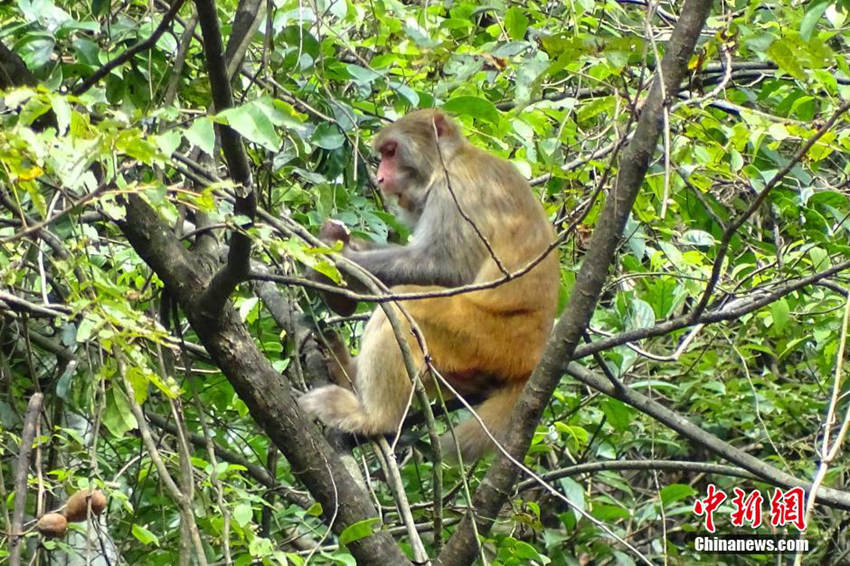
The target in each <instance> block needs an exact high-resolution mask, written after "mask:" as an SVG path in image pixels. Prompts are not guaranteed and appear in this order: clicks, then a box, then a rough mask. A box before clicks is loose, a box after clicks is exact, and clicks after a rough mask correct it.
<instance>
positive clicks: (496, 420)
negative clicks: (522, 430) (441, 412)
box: [440, 382, 525, 464]
mask: <svg viewBox="0 0 850 566" xmlns="http://www.w3.org/2000/svg"><path fill="white" fill-rule="evenodd" d="M524 385H525V382H513V383H508V384H506V385H505V386H504V387H502V388H501V389H498V390H496V391H495V392H494V393H493V394H492V395H490V397H488V398H487V400H486V401H484V403H482V404H481V405H479V406H478V407H476V408H475V412H476V413H478V416H479V417H480V418H481V420H482V421H484V424H485V425H486V426H487V430H489V431H490V434H491V435H493V437H494V438H495V439H496V440H497V441H498V442H502V441H503V440H504V439H505V433H506V432H507V429H508V421H509V420H510V418H511V411H512V410H513V408H514V405H515V404H516V401H517V399H518V398H519V395H520V393H522V388H523V386H524ZM455 441H456V442H457V446H458V447H459V448H460V453H461V456H462V457H463V461H464V463H466V464H471V463H473V462H475V461H476V460H477V459H479V458H481V457H482V456H484V455H485V454H487V453H489V452H490V451H492V450H493V449H494V448H495V445H494V444H493V441H492V440H490V437H489V436H488V435H487V433H486V432H484V429H483V428H481V424H480V423H479V422H478V420H477V419H476V418H475V417H470V418H468V419H466V420H465V421H463V422H462V423H460V424H459V425H457V426H456V427H455V428H454V437H452V432H451V431H449V432H447V433H445V434H444V435H443V436H442V437H441V439H440V447H441V449H442V453H443V458H444V459H445V460H446V461H447V462H456V461H457V450H456V448H455Z"/></svg>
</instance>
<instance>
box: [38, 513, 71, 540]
mask: <svg viewBox="0 0 850 566" xmlns="http://www.w3.org/2000/svg"><path fill="white" fill-rule="evenodd" d="M35 527H36V528H37V529H38V532H40V533H41V534H42V535H44V536H46V537H49V538H56V537H61V536H64V535H65V532H66V531H67V530H68V520H67V519H65V516H64V515H63V514H62V513H45V514H44V515H42V516H41V518H40V519H39V520H38V523H36V526H35Z"/></svg>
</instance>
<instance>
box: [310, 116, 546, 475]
mask: <svg viewBox="0 0 850 566" xmlns="http://www.w3.org/2000/svg"><path fill="white" fill-rule="evenodd" d="M435 132H436V136H435ZM437 144H439V151H438V150H437V147H438V146H437ZM375 148H376V149H377V150H379V151H381V152H382V154H383V153H386V156H385V158H386V160H385V163H382V167H381V168H379V173H380V171H381V169H384V171H385V172H387V173H386V176H387V177H388V178H389V177H392V185H390V186H388V187H387V189H386V190H387V192H394V194H398V195H399V201H400V204H401V205H402V206H405V207H406V208H408V209H409V210H411V211H412V212H413V213H414V214H415V215H416V217H417V219H418V221H417V224H416V226H415V228H414V232H413V237H412V243H411V244H408V246H405V247H404V249H401V250H397V251H396V252H394V253H395V254H396V255H394V256H393V257H392V259H393V262H394V263H393V266H394V267H393V268H392V269H393V270H395V271H390V270H389V267H387V265H388V263H387V258H386V257H383V258H382V259H381V260H380V261H379V260H378V258H377V255H376V256H373V257H371V258H369V257H367V256H366V255H365V254H363V255H361V256H359V257H358V256H357V255H354V254H352V256H351V257H352V259H354V260H355V261H358V263H361V265H364V267H367V268H369V267H370V266H371V267H373V270H374V272H375V273H376V274H378V276H379V277H381V278H382V279H384V280H385V281H388V282H390V283H392V282H393V281H394V279H396V280H402V281H420V280H429V281H430V278H431V277H434V278H436V277H439V278H440V279H439V280H443V279H445V278H448V279H447V280H450V281H453V279H452V273H451V272H449V271H448V270H454V271H455V272H457V273H465V272H468V273H469V276H467V277H461V278H459V279H458V280H457V282H458V283H460V284H464V283H481V282H487V281H494V280H498V279H500V278H501V277H502V276H503V273H502V271H501V270H500V269H499V267H498V266H497V264H496V262H495V261H494V260H493V258H492V257H491V256H490V253H489V252H488V251H487V250H486V247H485V246H484V245H483V242H482V241H481V238H480V237H479V236H478V234H476V233H475V232H474V230H473V229H472V227H471V225H470V224H469V222H468V221H467V220H465V219H464V218H462V215H461V213H460V210H459V208H460V209H461V210H463V212H464V213H465V214H466V215H467V216H468V217H469V218H470V219H471V221H472V222H473V223H474V224H475V226H477V228H478V230H479V231H480V233H481V234H482V235H483V236H484V237H485V238H486V240H487V241H488V242H489V245H490V247H491V248H492V250H493V253H494V255H495V256H496V257H497V258H498V259H499V260H500V262H501V264H502V265H503V266H504V268H505V269H506V270H507V271H508V272H509V273H513V272H516V271H518V270H519V269H521V268H523V267H525V266H526V265H527V264H528V263H530V262H531V261H532V260H534V259H535V258H538V257H539V256H540V255H541V254H543V252H544V251H545V250H546V248H547V246H548V245H549V244H550V243H552V242H553V241H554V239H555V234H554V231H553V230H552V227H551V226H550V224H549V222H548V221H547V218H546V215H545V213H544V211H543V208H542V206H541V205H540V203H539V202H537V200H536V199H535V197H534V195H533V193H532V191H531V188H530V186H529V184H528V182H526V180H525V179H524V178H523V177H522V175H520V173H519V172H518V171H517V170H516V169H515V168H514V166H513V165H511V164H510V163H509V162H508V161H506V160H504V159H501V158H499V157H496V156H494V155H492V154H490V153H488V152H486V151H483V150H480V149H478V148H476V147H474V146H472V145H471V144H469V143H468V142H467V141H466V139H465V138H464V137H463V136H462V135H461V134H460V132H459V130H458V127H457V126H456V124H455V123H454V122H453V121H451V120H450V119H449V118H448V117H447V116H446V115H445V114H443V113H442V112H441V111H439V110H419V111H416V112H413V113H410V114H408V115H407V116H405V117H404V118H402V119H400V120H398V121H397V122H395V123H394V124H392V125H390V126H387V127H386V128H384V129H383V130H382V131H381V132H380V133H379V134H378V136H377V137H376V140H375ZM382 148H390V149H389V150H387V151H386V152H384V150H383V149H382ZM390 154H392V155H390ZM441 155H442V158H441ZM446 174H448V178H449V184H450V187H451V191H452V192H453V193H454V196H455V198H456V199H457V204H455V202H454V199H453V198H452V196H451V194H450V192H449V184H447V182H446ZM388 184H389V183H388ZM417 239H418V241H419V244H417ZM446 240H448V241H446ZM425 241H427V242H428V246H429V247H430V249H426V250H420V249H419V248H416V246H417V245H422V242H425ZM453 246H462V248H460V249H456V248H454V247H453ZM444 247H445V248H446V249H445V250H444V249H443V248H444ZM405 250H407V253H408V254H409V256H410V257H408V256H406V255H403V254H404V253H405ZM417 254H418V255H417ZM384 255H386V254H384ZM426 260H433V261H436V262H438V264H437V265H436V266H433V265H432V266H426V265H425V262H426ZM370 261H371V263H370ZM440 262H442V263H445V264H446V266H445V267H444V268H441V267H440V266H441V265H442V263H440ZM431 268H433V269H435V270H439V269H444V270H445V272H444V273H440V272H439V271H435V272H434V274H430V272H429V275H421V277H420V278H417V273H416V270H417V269H422V270H428V269H431ZM382 271H386V276H385V277H382V276H381V273H382ZM394 275H395V276H396V277H393V276H394ZM558 281H559V276H558V259H557V254H556V252H555V251H553V252H550V253H549V254H548V255H547V256H546V257H545V258H544V259H543V260H542V261H540V263H538V264H537V265H536V266H535V267H534V268H533V269H531V270H530V271H529V272H528V273H526V274H524V275H522V276H521V277H519V278H517V279H515V280H512V281H510V282H508V283H505V284H502V285H499V286H497V287H494V288H491V289H485V290H479V291H474V292H468V293H463V294H460V295H453V296H450V297H438V298H429V299H422V300H408V301H402V302H400V303H399V306H400V307H402V308H403V309H404V310H405V311H407V312H408V313H409V314H410V315H411V316H412V317H413V319H414V320H415V321H416V323H417V325H418V326H419V328H420V329H421V330H422V333H423V335H424V337H425V341H426V344H427V348H428V351H429V354H430V356H431V360H432V362H433V364H434V366H435V367H436V368H437V370H438V371H439V372H440V373H441V374H442V375H443V376H444V377H446V378H447V379H448V380H449V381H450V383H452V385H453V386H454V387H455V388H457V389H458V391H460V392H461V393H462V394H474V393H481V392H484V393H489V397H487V399H486V400H485V401H484V403H483V404H482V405H480V406H479V407H478V408H477V412H478V414H479V415H480V416H481V418H482V419H483V421H484V422H485V423H486V425H487V427H488V429H489V430H490V432H491V433H492V434H493V435H494V436H495V437H496V438H497V439H501V438H502V437H503V436H504V433H505V431H506V427H507V424H508V420H509V417H510V413H511V409H512V407H513V405H514V404H515V402H516V399H517V397H518V395H519V393H520V391H521V390H522V387H523V385H524V384H525V382H526V380H527V379H528V377H529V375H530V374H531V372H532V370H533V369H534V367H535V366H536V365H537V363H538V361H539V359H540V355H541V352H542V349H543V346H544V344H545V342H546V338H547V336H548V335H549V332H550V330H551V327H552V321H553V318H554V316H555V309H556V304H557V297H558ZM445 288H446V287H444V286H437V285H409V284H406V285H397V286H394V287H393V288H392V290H393V292H394V293H422V292H428V291H438V290H443V289H445ZM398 318H399V319H400V320H401V321H402V322H403V324H404V330H405V332H404V338H405V339H406V340H407V342H408V344H409V346H410V350H411V351H412V352H413V354H414V356H415V358H416V360H417V362H418V363H419V364H420V365H421V366H424V359H423V355H422V351H421V349H420V348H419V346H418V344H417V342H416V340H415V338H414V336H413V335H412V333H411V332H410V328H409V327H408V326H407V324H406V323H404V317H403V316H399V317H398ZM345 369H346V371H347V373H348V375H350V376H352V379H353V381H354V392H352V390H351V389H349V388H348V387H346V386H345V385H344V383H342V382H341V383H340V384H341V385H343V387H340V386H336V385H331V386H325V387H321V388H318V389H316V390H313V391H311V392H309V393H307V394H306V395H305V396H303V397H302V398H301V400H300V402H301V404H302V406H303V407H304V408H305V409H306V410H307V411H309V412H311V413H312V414H315V415H317V416H318V417H319V418H320V419H321V420H322V421H323V422H325V423H326V424H328V425H331V426H334V427H337V428H339V429H342V430H344V431H348V432H352V433H360V434H364V435H374V434H385V433H392V432H394V431H395V430H396V429H397V428H398V426H399V423H400V422H401V420H402V418H403V415H404V412H405V409H406V406H407V403H408V400H409V399H410V392H411V383H410V379H409V377H408V375H407V373H406V371H405V366H404V361H403V359H402V355H401V350H400V348H399V346H398V344H397V342H396V337H395V335H394V334H393V331H392V328H391V327H390V324H389V322H388V321H387V319H386V316H385V314H384V312H383V311H382V309H381V308H377V309H375V311H374V313H373V314H372V317H371V318H370V320H369V322H368V323H367V325H366V328H365V331H364V333H363V336H362V340H361V347H360V353H359V355H358V356H357V357H356V359H354V360H350V362H349V363H348V367H346V368H345ZM340 379H341V376H340ZM455 435H456V438H457V441H458V444H459V447H460V449H461V452H462V454H463V457H464V459H465V460H467V461H471V460H473V459H475V458H478V457H480V456H481V455H482V454H484V453H485V452H486V451H488V450H489V449H490V448H491V443H490V441H489V439H488V438H487V436H486V435H485V434H484V431H483V430H482V429H481V427H480V426H479V424H478V423H477V422H476V421H475V420H474V419H468V420H466V421H465V422H463V423H461V424H460V425H459V426H458V427H455ZM449 438H450V437H448V436H447V437H446V439H445V440H446V441H445V442H444V443H443V447H444V449H447V450H449V451H450V452H453V451H454V445H453V444H452V443H451V442H450V441H449V440H448V439H449ZM448 456H449V457H451V453H450V454H448Z"/></svg>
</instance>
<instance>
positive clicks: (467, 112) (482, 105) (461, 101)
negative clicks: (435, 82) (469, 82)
mask: <svg viewBox="0 0 850 566" xmlns="http://www.w3.org/2000/svg"><path fill="white" fill-rule="evenodd" d="M443 109H444V110H446V111H448V112H451V113H452V114H457V115H458V116H471V117H473V118H476V119H479V120H484V121H485V122H490V123H491V124H496V123H498V122H499V110H498V109H497V108H496V106H495V105H494V104H493V103H492V102H490V101H489V100H487V99H485V98H479V97H477V96H456V97H455V98H452V99H451V100H449V101H448V102H446V103H445V104H444V105H443Z"/></svg>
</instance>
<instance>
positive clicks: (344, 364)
mask: <svg viewBox="0 0 850 566" xmlns="http://www.w3.org/2000/svg"><path fill="white" fill-rule="evenodd" d="M325 339H326V340H327V344H328V346H329V347H330V352H327V353H326V355H325V360H326V363H327V368H328V374H329V375H330V377H331V379H332V380H333V382H334V383H336V384H337V385H339V386H340V387H344V388H346V389H351V388H352V386H353V384H354V376H355V375H357V358H352V357H351V354H350V353H349V352H348V346H347V345H346V344H345V342H344V341H343V340H342V338H340V337H339V334H337V333H336V332H325Z"/></svg>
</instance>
